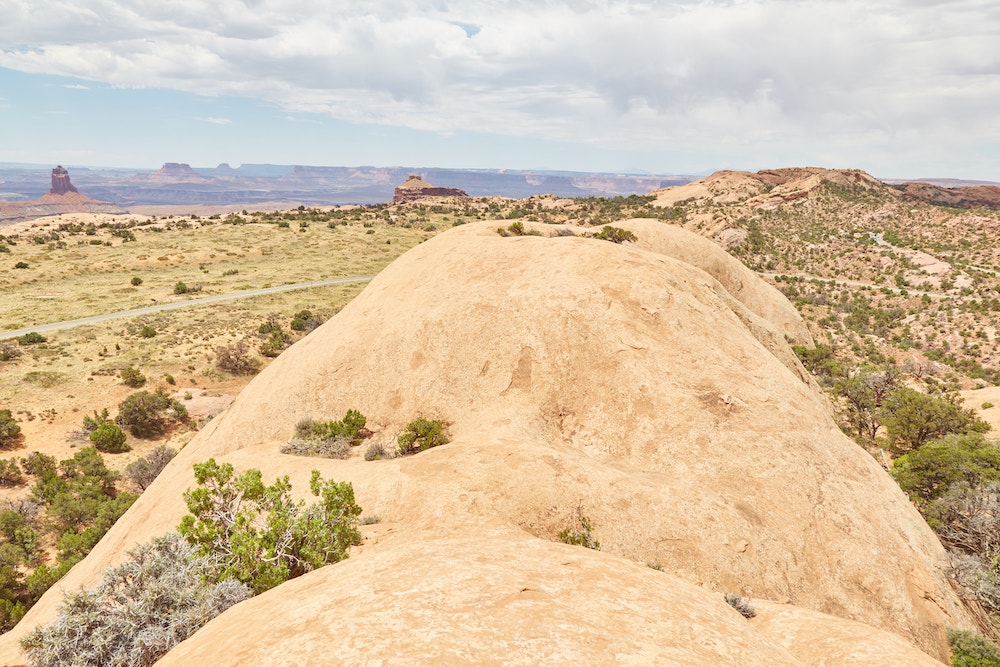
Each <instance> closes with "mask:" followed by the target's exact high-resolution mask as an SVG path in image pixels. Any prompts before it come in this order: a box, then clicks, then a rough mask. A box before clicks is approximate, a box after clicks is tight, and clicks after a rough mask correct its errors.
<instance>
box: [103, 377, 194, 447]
mask: <svg viewBox="0 0 1000 667" xmlns="http://www.w3.org/2000/svg"><path fill="white" fill-rule="evenodd" d="M186 417H187V408H185V407H184V405H183V404H182V403H181V402H180V401H178V400H176V399H173V398H170V396H168V395H167V392H166V391H164V390H163V389H157V390H156V391H155V392H148V391H139V392H136V393H134V394H132V395H131V396H129V397H128V398H126V399H125V400H124V401H122V402H121V403H119V404H118V416H117V417H116V418H115V421H116V422H117V423H118V424H119V425H121V426H124V427H126V428H128V430H129V432H130V433H131V434H132V435H134V436H136V437H139V438H151V437H158V436H161V435H163V434H164V433H165V432H166V431H167V428H168V427H169V426H170V424H171V423H172V422H180V421H183V420H184V419H185V418H186Z"/></svg>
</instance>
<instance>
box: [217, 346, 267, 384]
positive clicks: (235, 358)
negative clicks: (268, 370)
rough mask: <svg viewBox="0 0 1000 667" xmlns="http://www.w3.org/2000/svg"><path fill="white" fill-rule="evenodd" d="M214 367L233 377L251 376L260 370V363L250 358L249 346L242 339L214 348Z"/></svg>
mask: <svg viewBox="0 0 1000 667" xmlns="http://www.w3.org/2000/svg"><path fill="white" fill-rule="evenodd" d="M215 365H216V367H217V368H218V369H219V370H222V371H225V372H227V373H232V374H233V375H253V374H254V373H256V372H257V371H258V370H260V362H259V361H258V360H257V359H256V358H254V357H253V356H251V354H250V346H249V345H248V344H247V341H246V340H245V339H242V338H241V339H240V340H238V341H235V342H232V343H230V344H229V345H222V346H220V347H217V348H215Z"/></svg>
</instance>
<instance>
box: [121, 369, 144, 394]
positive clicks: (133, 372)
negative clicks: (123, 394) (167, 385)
mask: <svg viewBox="0 0 1000 667" xmlns="http://www.w3.org/2000/svg"><path fill="white" fill-rule="evenodd" d="M118 374H119V375H120V376H121V379H122V384H123V385H125V386H126V387H132V388H133V389H138V388H139V387H141V386H143V385H144V384H146V376H145V375H143V374H142V371H140V370H139V369H138V368H132V367H129V368H123V369H121V371H119V373H118Z"/></svg>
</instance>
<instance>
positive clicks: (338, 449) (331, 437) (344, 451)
mask: <svg viewBox="0 0 1000 667" xmlns="http://www.w3.org/2000/svg"><path fill="white" fill-rule="evenodd" d="M366 423H367V418H366V417H365V416H364V415H363V414H361V413H360V412H358V411H357V410H348V411H347V412H346V413H345V414H344V418H343V419H340V420H335V421H323V422H319V421H314V420H312V419H303V420H302V421H300V422H299V423H298V424H296V425H295V435H294V437H293V438H292V439H291V441H289V443H288V444H287V445H284V446H283V447H282V448H281V452H282V453H283V454H297V455H299V456H318V457H321V458H329V459H344V458H347V457H348V456H350V454H351V447H352V446H356V445H359V444H361V441H362V440H364V439H365V438H367V437H369V436H371V431H369V430H368V429H366V428H365V424H366Z"/></svg>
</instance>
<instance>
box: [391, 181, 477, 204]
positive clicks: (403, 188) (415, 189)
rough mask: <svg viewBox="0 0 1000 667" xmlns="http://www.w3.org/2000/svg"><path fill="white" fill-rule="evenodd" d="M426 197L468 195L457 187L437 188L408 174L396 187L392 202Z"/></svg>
mask: <svg viewBox="0 0 1000 667" xmlns="http://www.w3.org/2000/svg"><path fill="white" fill-rule="evenodd" d="M426 197H468V195H467V194H465V192H463V191H462V190H459V189H458V188H439V187H437V186H435V185H431V184H430V183H428V182H427V181H425V180H423V179H421V178H420V177H419V176H410V177H409V178H408V179H406V182H405V183H402V184H401V185H399V186H398V187H397V188H396V191H395V193H393V197H392V203H393V204H402V203H404V202H410V201H416V200H418V199H424V198H426Z"/></svg>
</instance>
